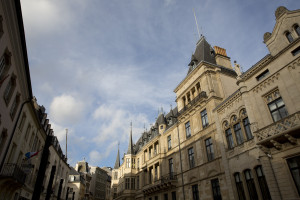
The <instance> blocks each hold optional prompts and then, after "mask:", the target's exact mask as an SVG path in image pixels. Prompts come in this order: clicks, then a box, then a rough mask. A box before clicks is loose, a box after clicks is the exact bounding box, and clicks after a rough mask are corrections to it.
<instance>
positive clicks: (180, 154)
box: [177, 122, 185, 200]
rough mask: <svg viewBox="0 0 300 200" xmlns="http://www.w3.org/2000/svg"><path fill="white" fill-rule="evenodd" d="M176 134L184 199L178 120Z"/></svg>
mask: <svg viewBox="0 0 300 200" xmlns="http://www.w3.org/2000/svg"><path fill="white" fill-rule="evenodd" d="M177 135H178V147H179V157H180V170H181V181H182V192H183V199H184V200H185V193H184V181H183V172H182V159H181V149H180V138H179V128H178V122H177Z"/></svg>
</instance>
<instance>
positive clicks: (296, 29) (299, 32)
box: [294, 24, 300, 36]
mask: <svg viewBox="0 0 300 200" xmlns="http://www.w3.org/2000/svg"><path fill="white" fill-rule="evenodd" d="M294 29H295V31H296V33H297V35H298V36H300V27H299V26H298V24H296V25H294Z"/></svg>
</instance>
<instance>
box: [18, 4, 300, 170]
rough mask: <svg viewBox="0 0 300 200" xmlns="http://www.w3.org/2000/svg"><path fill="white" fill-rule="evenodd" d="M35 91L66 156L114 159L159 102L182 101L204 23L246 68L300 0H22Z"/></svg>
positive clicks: (97, 161) (95, 161)
mask: <svg viewBox="0 0 300 200" xmlns="http://www.w3.org/2000/svg"><path fill="white" fill-rule="evenodd" d="M21 2H22V10H23V19H24V25H25V33H26V40H27V51H28V56H29V64H30V72H31V82H32V87H33V94H34V96H36V98H37V100H38V103H39V104H40V105H44V106H45V107H46V111H47V113H48V116H49V119H50V121H51V124H52V128H53V129H54V131H55V135H56V136H57V137H58V139H59V141H60V144H61V146H62V149H63V150H65V129H68V130H69V134H68V157H69V163H70V164H71V165H72V166H74V165H75V163H76V162H77V161H80V160H83V158H85V159H86V160H87V161H88V162H89V163H90V165H97V166H100V167H102V166H112V167H113V166H114V162H115V158H116V154H117V146H118V142H120V152H121V154H123V153H124V152H125V151H127V146H128V138H129V132H130V121H132V123H133V139H134V142H135V141H136V140H137V139H138V138H139V136H140V135H141V133H142V131H143V130H144V126H145V127H146V128H148V129H149V127H150V124H151V123H154V122H155V118H156V117H157V114H158V109H159V108H160V107H162V108H163V109H164V111H165V112H168V111H169V110H170V106H171V105H172V106H173V108H174V107H175V106H176V103H175V94H174V92H173V90H174V88H175V87H176V86H177V84H178V83H179V82H180V81H181V80H182V79H183V78H184V77H185V75H186V73H187V70H188V66H187V65H188V63H189V61H190V58H191V54H192V53H193V51H194V49H195V45H196V42H197V40H198V39H199V37H198V32H197V28H196V23H195V18H194V13H193V8H194V10H195V13H196V17H197V20H198V24H199V29H200V32H201V33H202V34H203V35H205V37H206V39H207V41H208V42H209V43H210V44H211V45H212V46H215V45H216V46H220V47H223V48H225V49H226V50H227V54H228V56H229V57H231V61H232V63H233V61H234V60H236V61H237V62H238V63H239V64H240V65H241V66H242V67H243V70H244V71H245V70H247V69H249V68H250V67H251V66H252V65H254V64H255V63H256V62H257V61H259V60H260V59H261V58H263V57H264V56H265V55H266V54H267V53H268V51H267V48H266V47H265V45H264V43H263V34H264V33H265V32H272V30H273V27H274V24H275V15H274V12H275V10H276V8H277V7H278V6H281V5H283V6H285V7H287V8H288V9H289V10H294V9H299V8H300V3H299V1H298V0H272V1H270V0H251V1H246V0H226V1H224V0H185V1H183V0H22V1H21Z"/></svg>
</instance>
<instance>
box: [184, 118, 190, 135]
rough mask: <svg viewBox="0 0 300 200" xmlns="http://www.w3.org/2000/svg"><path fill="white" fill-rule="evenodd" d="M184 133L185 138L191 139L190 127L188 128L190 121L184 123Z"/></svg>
mask: <svg viewBox="0 0 300 200" xmlns="http://www.w3.org/2000/svg"><path fill="white" fill-rule="evenodd" d="M185 133H186V138H189V137H191V127H190V121H188V122H187V123H185Z"/></svg>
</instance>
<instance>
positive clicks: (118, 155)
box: [114, 144, 120, 169]
mask: <svg viewBox="0 0 300 200" xmlns="http://www.w3.org/2000/svg"><path fill="white" fill-rule="evenodd" d="M119 167H120V151H119V144H118V154H117V158H116V162H115V167H114V169H118V168H119Z"/></svg>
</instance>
